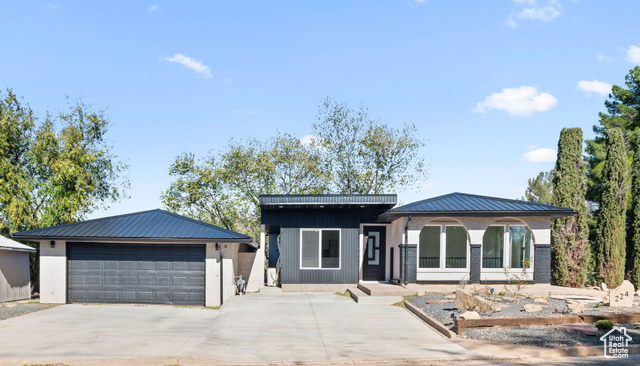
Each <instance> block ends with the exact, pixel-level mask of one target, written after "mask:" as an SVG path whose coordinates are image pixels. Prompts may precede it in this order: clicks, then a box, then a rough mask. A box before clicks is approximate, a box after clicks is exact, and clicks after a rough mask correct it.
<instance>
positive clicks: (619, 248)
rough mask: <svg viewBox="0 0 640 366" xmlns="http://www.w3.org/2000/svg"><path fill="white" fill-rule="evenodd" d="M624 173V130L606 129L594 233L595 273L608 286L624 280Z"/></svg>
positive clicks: (625, 197) (625, 204)
mask: <svg viewBox="0 0 640 366" xmlns="http://www.w3.org/2000/svg"><path fill="white" fill-rule="evenodd" d="M626 174H627V162H626V149H625V140H624V133H623V131H622V130H621V129H620V128H610V129H609V130H608V131H607V155H606V157H605V160H604V164H603V167H602V181H601V182H602V184H601V199H600V210H599V214H598V227H597V234H596V272H597V274H598V276H599V277H600V279H601V280H602V281H604V283H606V284H607V285H608V286H609V287H616V286H618V285H620V283H622V281H623V279H624V268H625V257H626V242H625V234H626V233H625V228H626V208H627V192H626V187H625V180H626Z"/></svg>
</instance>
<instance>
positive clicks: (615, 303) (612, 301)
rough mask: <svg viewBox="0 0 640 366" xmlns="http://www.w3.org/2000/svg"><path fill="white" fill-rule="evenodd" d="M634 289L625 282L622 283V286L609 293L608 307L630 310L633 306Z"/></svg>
mask: <svg viewBox="0 0 640 366" xmlns="http://www.w3.org/2000/svg"><path fill="white" fill-rule="evenodd" d="M635 290H636V289H635V287H634V286H633V284H632V283H631V282H629V281H627V280H624V281H622V284H621V285H620V286H618V287H616V288H615V289H613V290H611V292H609V306H611V307H625V308H630V307H632V306H633V294H634V293H635Z"/></svg>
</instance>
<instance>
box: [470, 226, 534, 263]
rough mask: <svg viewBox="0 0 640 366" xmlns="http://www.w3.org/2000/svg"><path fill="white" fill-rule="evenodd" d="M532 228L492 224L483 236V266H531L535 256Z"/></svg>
mask: <svg viewBox="0 0 640 366" xmlns="http://www.w3.org/2000/svg"><path fill="white" fill-rule="evenodd" d="M532 245H533V241H532V236H531V230H529V228H528V227H526V226H525V225H520V224H513V225H511V224H504V225H491V226H489V227H488V228H487V230H485V232H484V235H483V237H482V268H483V269H500V270H502V268H512V269H522V268H523V267H524V265H525V264H527V268H531V266H532V264H533V256H532V251H531V246H532Z"/></svg>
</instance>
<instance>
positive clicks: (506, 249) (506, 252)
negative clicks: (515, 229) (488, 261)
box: [480, 222, 535, 273]
mask: <svg viewBox="0 0 640 366" xmlns="http://www.w3.org/2000/svg"><path fill="white" fill-rule="evenodd" d="M491 226H502V227H503V228H504V234H503V235H504V238H503V243H502V250H503V252H504V255H503V258H502V267H501V268H485V267H484V266H483V264H482V263H483V259H484V233H483V234H482V236H483V240H482V247H481V248H480V253H481V254H482V256H481V257H480V269H481V270H482V271H484V272H500V273H502V272H504V268H507V270H508V271H509V272H522V268H512V267H510V266H508V264H509V261H510V259H511V246H510V242H509V240H510V233H509V228H510V227H511V226H524V227H526V228H527V230H529V234H530V236H531V239H530V241H529V256H530V258H529V267H527V273H533V272H532V271H533V269H534V266H533V263H534V260H535V258H534V252H535V250H534V249H535V241H534V240H533V231H532V230H531V228H530V227H529V226H527V225H526V224H524V223H515V222H514V223H504V224H500V223H496V224H491V225H489V226H488V227H487V229H488V228H489V227H491ZM486 231H487V230H486V229H485V233H486Z"/></svg>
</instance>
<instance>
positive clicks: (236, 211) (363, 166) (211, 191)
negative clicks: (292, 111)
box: [162, 98, 425, 239]
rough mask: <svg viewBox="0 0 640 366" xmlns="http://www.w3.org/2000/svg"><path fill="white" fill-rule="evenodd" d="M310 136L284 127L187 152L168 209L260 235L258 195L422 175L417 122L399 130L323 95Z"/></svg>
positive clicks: (369, 185)
mask: <svg viewBox="0 0 640 366" xmlns="http://www.w3.org/2000/svg"><path fill="white" fill-rule="evenodd" d="M312 136H313V138H312V139H311V142H310V143H302V142H301V141H300V139H299V138H298V137H296V136H293V135H291V134H287V133H278V134H276V135H275V136H274V137H270V138H267V139H265V140H256V139H249V140H244V141H236V140H232V141H231V142H230V144H229V145H228V146H227V147H226V148H225V149H224V150H222V151H219V152H217V153H216V152H213V153H212V154H210V156H209V157H207V158H204V159H202V160H198V159H196V157H195V156H194V155H193V154H190V153H185V154H183V155H182V156H179V157H177V158H176V160H175V162H174V163H173V164H172V165H171V167H170V169H169V174H170V175H172V176H173V177H175V180H174V181H173V182H172V183H171V185H170V186H169V188H168V189H167V191H165V192H164V193H163V195H162V201H163V204H164V205H165V207H167V208H168V209H169V210H171V211H174V212H178V213H181V214H184V215H187V216H190V217H194V218H197V219H200V220H203V221H207V222H211V223H213V224H216V225H220V226H223V227H225V228H227V229H230V230H235V231H239V232H243V233H247V234H249V235H251V236H252V237H253V238H254V239H256V238H258V236H259V232H260V228H259V217H258V216H259V200H258V197H259V195H260V194H321V193H351V194H356V193H383V192H387V191H389V190H394V191H395V190H398V189H402V188H406V187H408V186H410V185H411V184H414V183H415V182H417V181H418V180H419V179H421V178H422V177H424V175H425V168H424V160H423V158H422V157H421V156H420V155H419V150H420V148H421V147H422V146H423V145H424V144H423V143H422V141H420V140H418V138H417V137H416V128H415V126H413V125H405V126H404V127H403V128H400V129H395V128H392V127H390V126H388V125H387V124H384V123H382V122H380V121H378V120H373V119H371V118H370V117H369V116H368V112H367V111H366V109H365V108H364V107H360V108H359V109H358V110H356V111H354V110H351V109H349V108H348V107H347V106H346V105H345V104H342V103H335V102H333V101H332V100H331V99H328V98H327V99H325V100H324V101H322V103H321V105H320V114H319V116H318V120H317V121H316V123H314V125H313V133H312Z"/></svg>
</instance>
